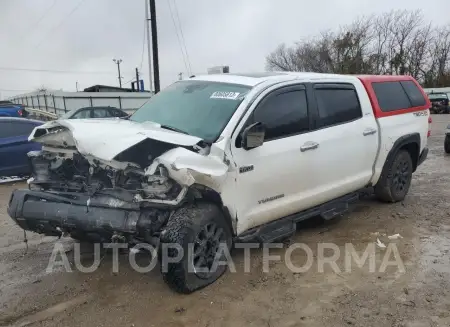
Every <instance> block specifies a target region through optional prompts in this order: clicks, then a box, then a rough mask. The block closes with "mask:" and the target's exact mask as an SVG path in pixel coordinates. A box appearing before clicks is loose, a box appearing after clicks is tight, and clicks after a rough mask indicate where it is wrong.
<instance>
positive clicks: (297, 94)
mask: <svg viewBox="0 0 450 327" xmlns="http://www.w3.org/2000/svg"><path fill="white" fill-rule="evenodd" d="M252 121H253V122H261V123H263V124H264V125H265V126H266V136H265V139H264V140H265V141H270V140H273V139H277V138H281V137H288V136H290V135H295V134H299V133H302V132H306V131H308V130H309V119H308V104H307V101H306V91H305V90H293V89H292V90H290V91H289V90H287V91H286V92H283V93H278V94H275V95H269V97H268V98H266V99H265V100H263V101H262V103H261V104H260V105H259V106H258V107H257V108H256V109H255V111H254V113H253V119H252Z"/></svg>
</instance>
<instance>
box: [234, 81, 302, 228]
mask: <svg viewBox="0 0 450 327" xmlns="http://www.w3.org/2000/svg"><path fill="white" fill-rule="evenodd" d="M254 122H261V123H263V124H264V125H265V127H266V135H265V140H264V144H263V145H262V146H260V147H257V148H254V149H251V150H245V149H243V148H242V147H241V146H240V136H239V137H237V139H236V142H234V144H232V154H233V158H234V160H235V164H236V165H237V167H238V175H237V180H236V184H237V192H239V196H238V197H237V201H236V205H237V208H236V210H237V216H238V224H237V232H238V234H239V233H241V232H243V231H245V230H247V229H250V228H252V227H255V226H258V225H261V224H264V223H267V222H269V221H271V220H274V219H277V218H281V217H284V216H287V215H289V214H292V213H295V212H297V211H298V205H297V203H296V202H297V199H298V194H299V193H301V189H302V184H301V171H302V169H303V168H302V162H301V160H302V152H301V150H300V147H301V145H302V144H303V141H304V138H305V133H308V131H309V129H310V119H309V115H308V101H307V96H306V88H305V86H304V85H290V86H285V87H282V88H278V89H275V90H273V91H271V92H268V93H267V94H266V95H262V96H261V100H260V101H257V104H256V105H254V109H253V111H252V113H251V114H250V116H249V118H248V119H247V121H246V123H245V125H244V128H245V126H249V125H250V124H252V123H254ZM237 132H239V134H240V132H241V130H239V131H237Z"/></svg>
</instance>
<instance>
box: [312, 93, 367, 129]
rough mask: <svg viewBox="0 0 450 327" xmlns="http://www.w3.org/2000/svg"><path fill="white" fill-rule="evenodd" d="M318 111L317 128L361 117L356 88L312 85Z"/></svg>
mask: <svg viewBox="0 0 450 327" xmlns="http://www.w3.org/2000/svg"><path fill="white" fill-rule="evenodd" d="M314 88H315V90H314V93H315V96H316V100H317V109H318V112H319V121H318V126H317V127H318V128H321V127H327V126H332V125H337V124H342V123H346V122H350V121H353V120H355V119H359V118H361V117H362V111H361V105H360V104H359V99H358V95H357V93H356V90H355V89H354V88H353V87H352V86H351V85H348V86H347V85H342V86H339V85H336V84H333V86H331V85H329V86H327V84H319V85H317V84H316V85H315V86H314Z"/></svg>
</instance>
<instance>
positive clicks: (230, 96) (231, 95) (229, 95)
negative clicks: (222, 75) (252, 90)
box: [210, 91, 240, 100]
mask: <svg viewBox="0 0 450 327" xmlns="http://www.w3.org/2000/svg"><path fill="white" fill-rule="evenodd" d="M239 94H240V93H239V92H221V91H217V92H214V93H213V94H211V96H210V99H226V100H236V99H237V98H238V97H239Z"/></svg>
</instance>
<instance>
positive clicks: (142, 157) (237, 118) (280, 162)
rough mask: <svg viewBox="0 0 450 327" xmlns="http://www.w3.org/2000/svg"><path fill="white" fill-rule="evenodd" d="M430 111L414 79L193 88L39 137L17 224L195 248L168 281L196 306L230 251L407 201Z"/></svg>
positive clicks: (260, 78)
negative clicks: (352, 208) (306, 223)
mask: <svg viewBox="0 0 450 327" xmlns="http://www.w3.org/2000/svg"><path fill="white" fill-rule="evenodd" d="M429 108H430V101H429V100H428V98H427V97H426V96H425V94H424V92H423V90H422V88H421V87H420V86H419V84H418V83H417V82H416V81H415V80H414V79H412V78H411V77H408V76H343V75H342V76H341V75H325V74H316V73H264V74H254V75H231V74H223V75H207V76H202V77H192V78H190V79H188V80H183V81H179V82H176V83H174V84H172V85H171V86H169V87H167V88H166V89H165V90H163V91H162V92H160V93H158V94H157V95H155V96H154V97H153V98H152V99H150V100H149V101H148V102H147V103H146V104H145V105H143V106H142V107H141V108H140V109H139V110H137V111H136V112H135V113H134V114H133V115H132V116H131V117H130V118H129V119H127V120H122V119H111V120H101V121H99V120H88V119H86V120H57V121H53V122H49V123H47V124H45V125H42V126H40V127H37V128H36V129H35V130H34V131H33V133H32V134H31V135H30V137H29V139H30V140H32V141H35V142H39V143H42V145H43V148H42V151H40V152H31V153H29V157H30V161H31V165H32V170H33V177H32V178H31V179H30V180H29V189H28V190H15V191H14V192H13V194H12V195H11V199H10V202H9V207H8V213H9V215H10V216H11V217H12V218H13V219H14V220H15V221H16V222H17V223H18V225H20V226H21V227H22V228H24V229H25V230H30V231H34V232H38V233H42V234H45V235H54V236H60V235H62V234H64V235H69V236H71V237H72V238H74V239H78V240H89V241H91V242H111V240H115V241H121V242H125V243H128V244H130V245H133V244H137V243H142V242H147V243H150V244H154V245H157V246H158V248H159V249H160V248H161V246H162V245H164V244H179V245H180V247H181V248H183V249H184V250H185V251H186V252H185V253H190V252H189V251H188V250H189V249H188V245H189V244H192V249H193V250H192V251H191V252H192V253H191V255H190V256H188V255H184V256H183V258H182V259H181V260H179V261H177V262H171V263H169V265H168V269H167V270H166V271H163V277H164V280H165V281H166V282H167V283H168V284H169V285H170V286H171V287H172V288H173V289H175V290H176V291H178V292H183V293H189V292H193V291H195V290H197V289H199V288H202V287H204V286H206V285H208V284H210V283H212V282H214V281H215V280H216V279H217V278H219V277H220V276H221V275H222V274H223V273H224V271H225V270H226V267H224V266H219V269H217V270H211V269H210V268H211V267H212V265H213V262H214V259H217V258H216V255H217V253H218V249H219V247H220V245H221V244H222V245H223V244H226V246H227V247H228V248H231V246H232V244H233V242H242V241H244V242H249V241H257V242H273V241H275V240H279V239H282V238H285V237H288V236H290V235H292V234H293V233H294V232H295V229H296V223H297V222H299V221H301V220H304V219H307V218H309V217H312V216H317V215H319V216H322V217H323V218H324V219H331V218H333V217H335V216H336V215H339V214H341V213H343V212H344V211H346V210H347V209H348V205H349V203H350V202H352V201H354V200H357V199H358V196H359V194H360V191H361V190H363V189H364V190H366V189H368V188H369V189H370V188H373V190H374V192H375V194H376V196H377V197H378V198H379V199H380V200H382V201H385V202H396V201H402V200H403V199H404V198H405V196H406V194H407V192H408V189H409V187H410V183H411V178H412V174H413V172H414V171H415V170H416V169H417V167H418V166H419V165H420V164H421V163H422V162H423V161H424V160H425V158H426V156H427V153H428V148H427V137H428V136H429V133H430V131H429V118H430V115H429ZM177 251H178V250H177ZM178 254H179V253H178V252H176V253H175V252H173V251H172V252H170V251H169V256H176V255H178Z"/></svg>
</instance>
